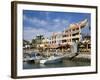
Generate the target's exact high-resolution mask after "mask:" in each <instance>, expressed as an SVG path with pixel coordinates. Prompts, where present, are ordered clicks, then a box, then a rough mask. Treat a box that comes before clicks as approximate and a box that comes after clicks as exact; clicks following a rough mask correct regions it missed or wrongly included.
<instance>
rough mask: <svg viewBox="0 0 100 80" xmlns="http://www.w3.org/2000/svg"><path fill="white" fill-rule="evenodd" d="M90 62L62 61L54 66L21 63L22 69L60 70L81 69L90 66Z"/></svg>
mask: <svg viewBox="0 0 100 80" xmlns="http://www.w3.org/2000/svg"><path fill="white" fill-rule="evenodd" d="M90 65H91V61H90V60H88V59H73V60H70V59H63V60H62V61H61V62H59V63H54V64H37V63H34V62H23V69H41V68H60V67H79V66H80V67H81V66H90Z"/></svg>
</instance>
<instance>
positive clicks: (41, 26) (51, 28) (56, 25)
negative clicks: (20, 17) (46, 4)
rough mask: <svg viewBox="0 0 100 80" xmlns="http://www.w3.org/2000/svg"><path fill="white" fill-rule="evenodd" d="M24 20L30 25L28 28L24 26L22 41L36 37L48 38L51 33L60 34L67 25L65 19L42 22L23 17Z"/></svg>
mask: <svg viewBox="0 0 100 80" xmlns="http://www.w3.org/2000/svg"><path fill="white" fill-rule="evenodd" d="M47 16H48V14H47ZM48 18H49V16H48ZM24 20H26V21H27V22H29V23H31V25H29V27H28V26H24V39H26V40H31V39H32V38H34V37H35V36H36V35H45V36H46V37H49V36H50V35H51V33H52V32H61V31H63V30H64V29H65V28H67V26H68V25H69V21H68V20H67V19H61V18H55V19H52V20H44V19H39V18H36V17H27V16H25V15H24Z"/></svg>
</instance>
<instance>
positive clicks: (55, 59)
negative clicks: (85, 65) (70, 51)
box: [40, 56, 63, 64]
mask: <svg viewBox="0 0 100 80" xmlns="http://www.w3.org/2000/svg"><path fill="white" fill-rule="evenodd" d="M62 58H63V56H50V57H48V58H45V59H42V60H40V63H41V64H49V63H57V62H60V61H62Z"/></svg>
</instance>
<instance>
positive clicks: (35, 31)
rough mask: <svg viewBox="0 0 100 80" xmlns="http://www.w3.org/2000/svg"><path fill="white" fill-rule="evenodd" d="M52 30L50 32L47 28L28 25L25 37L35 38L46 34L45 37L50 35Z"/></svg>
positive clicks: (26, 38)
mask: <svg viewBox="0 0 100 80" xmlns="http://www.w3.org/2000/svg"><path fill="white" fill-rule="evenodd" d="M51 33H52V32H49V31H47V30H45V29H42V28H41V29H35V28H32V27H27V28H25V29H24V34H23V36H24V39H25V40H32V39H33V38H35V37H36V36H38V35H44V37H49V36H50V35H51Z"/></svg>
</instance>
